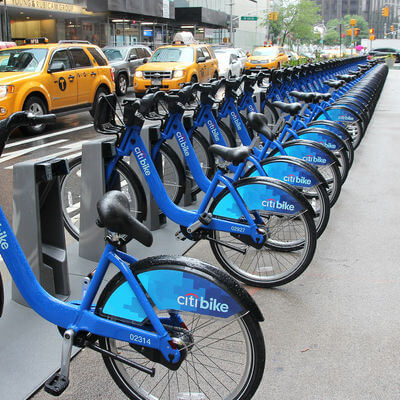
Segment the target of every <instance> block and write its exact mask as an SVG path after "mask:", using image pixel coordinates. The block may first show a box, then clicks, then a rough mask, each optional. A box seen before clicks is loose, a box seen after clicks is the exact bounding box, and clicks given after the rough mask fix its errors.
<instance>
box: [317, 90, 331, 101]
mask: <svg viewBox="0 0 400 400" xmlns="http://www.w3.org/2000/svg"><path fill="white" fill-rule="evenodd" d="M314 94H315V100H316V101H321V100H324V101H328V100H329V99H330V98H331V97H332V95H331V94H330V93H318V92H316V93H314Z"/></svg>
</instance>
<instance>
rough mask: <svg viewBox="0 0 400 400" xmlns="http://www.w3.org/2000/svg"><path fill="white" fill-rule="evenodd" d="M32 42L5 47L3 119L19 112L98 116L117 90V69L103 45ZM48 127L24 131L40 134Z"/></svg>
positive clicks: (0, 65) (1, 56)
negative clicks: (99, 108) (99, 106)
mask: <svg viewBox="0 0 400 400" xmlns="http://www.w3.org/2000/svg"><path fill="white" fill-rule="evenodd" d="M33 43H37V44H31V41H29V40H27V41H26V45H23V46H16V47H10V48H7V49H4V50H0V120H3V119H5V118H7V117H9V116H10V114H12V113H14V112H16V111H29V112H31V113H33V114H37V115H42V114H47V113H49V112H51V113H56V114H61V113H63V114H66V113H74V112H77V111H90V112H91V113H92V115H94V112H95V110H96V105H97V101H98V99H99V98H100V97H101V96H103V95H105V94H109V93H111V92H113V91H114V89H115V85H114V76H113V68H112V67H111V66H110V65H109V64H108V61H107V58H106V57H105V55H104V53H103V52H102V51H101V49H100V48H99V47H97V46H95V45H93V44H90V43H89V42H83V41H79V40H75V41H74V40H71V41H67V40H62V41H60V42H59V43H51V44H47V43H46V40H43V41H42V40H38V39H35V40H34V41H33ZM45 128H46V126H45V125H44V124H42V125H37V126H33V127H27V128H25V129H24V130H25V132H27V133H30V134H38V133H41V132H43V131H44V130H45Z"/></svg>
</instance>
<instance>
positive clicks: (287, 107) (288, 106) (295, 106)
mask: <svg viewBox="0 0 400 400" xmlns="http://www.w3.org/2000/svg"><path fill="white" fill-rule="evenodd" d="M272 104H273V105H274V106H275V107H278V108H279V109H280V110H282V111H283V112H285V113H287V114H290V115H291V116H294V115H296V114H297V113H298V112H299V111H300V110H301V104H300V103H284V102H283V101H274V102H273V103H272Z"/></svg>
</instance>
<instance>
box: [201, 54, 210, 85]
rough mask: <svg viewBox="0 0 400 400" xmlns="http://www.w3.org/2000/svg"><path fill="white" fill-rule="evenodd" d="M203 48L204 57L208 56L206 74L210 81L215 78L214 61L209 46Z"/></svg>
mask: <svg viewBox="0 0 400 400" xmlns="http://www.w3.org/2000/svg"><path fill="white" fill-rule="evenodd" d="M201 49H202V51H203V55H204V57H205V58H206V62H205V63H204V64H205V68H206V73H205V75H206V79H207V81H209V80H210V79H211V78H213V61H212V58H211V55H210V53H209V52H208V49H207V47H202V48H201Z"/></svg>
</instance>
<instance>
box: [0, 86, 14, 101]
mask: <svg viewBox="0 0 400 400" xmlns="http://www.w3.org/2000/svg"><path fill="white" fill-rule="evenodd" d="M14 89H15V88H14V86H13V85H0V99H2V98H3V97H6V96H7V94H8V93H14Z"/></svg>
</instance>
